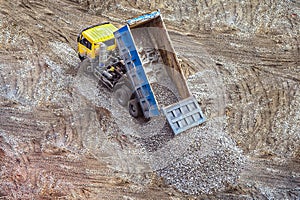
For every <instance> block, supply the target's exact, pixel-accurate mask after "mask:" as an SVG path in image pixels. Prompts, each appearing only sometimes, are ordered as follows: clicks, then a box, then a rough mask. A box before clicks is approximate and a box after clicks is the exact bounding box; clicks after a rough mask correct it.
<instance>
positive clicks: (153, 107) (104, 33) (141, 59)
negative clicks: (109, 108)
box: [77, 10, 205, 134]
mask: <svg viewBox="0 0 300 200" xmlns="http://www.w3.org/2000/svg"><path fill="white" fill-rule="evenodd" d="M77 42H78V55H79V58H80V59H81V60H82V63H81V65H82V66H83V68H85V70H86V71H87V72H88V73H92V74H93V75H94V76H95V77H96V78H97V79H98V80H99V81H100V82H101V83H103V84H104V85H105V86H106V87H107V88H108V89H110V90H111V91H114V95H115V98H116V100H117V101H118V102H119V104H120V105H122V106H125V107H127V108H128V110H129V113H130V115H131V116H133V117H135V118H139V117H142V118H145V119H148V120H149V119H151V117H154V116H159V115H164V116H165V117H166V119H167V121H168V123H169V125H170V127H171V128H172V130H173V132H174V134H179V133H181V132H183V131H185V130H187V129H189V128H191V127H194V126H197V125H199V124H201V123H203V122H204V121H205V117H204V115H203V113H202V110H201V108H200V106H199V104H198V102H197V100H196V99H195V98H194V97H193V95H192V94H191V92H190V90H189V88H188V86H187V82H186V79H185V77H184V74H183V71H182V69H181V67H180V64H179V61H178V58H177V55H176V53H175V50H174V48H173V45H172V43H171V40H170V37H169V34H168V32H167V30H166V27H165V24H164V22H163V19H162V16H161V13H160V11H159V10H157V11H154V12H150V13H146V14H143V15H140V16H137V17H134V18H132V19H129V20H127V21H126V25H124V26H123V27H121V28H119V29H118V28H116V27H115V26H113V25H112V24H110V23H109V22H104V23H101V24H97V25H94V26H91V27H88V28H86V29H84V30H83V31H81V32H80V34H79V35H78V39H77ZM155 83H159V84H161V85H164V86H165V87H168V88H169V89H170V91H172V92H173V93H174V94H175V95H176V97H177V101H176V102H172V103H171V104H170V105H164V104H160V105H159V104H158V101H157V99H156V97H157V95H164V94H156V93H155V91H154V90H153V87H152V86H153V84H155Z"/></svg>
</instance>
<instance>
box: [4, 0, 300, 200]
mask: <svg viewBox="0 0 300 200" xmlns="http://www.w3.org/2000/svg"><path fill="white" fill-rule="evenodd" d="M170 2H172V4H171V3H170ZM181 2H182V1H149V3H142V2H141V1H120V2H117V3H116V2H115V1H105V2H103V3H101V2H100V1H96V0H95V1H67V0H64V1H56V0H53V1H25V0H24V1H21V0H20V1H17V0H12V1H4V0H0V28H1V29H0V60H1V61H0V72H1V73H0V94H1V95H0V98H1V101H0V113H1V115H0V163H1V171H0V177H1V182H0V199H55V198H57V199H58V198H61V199H188V198H199V199H201V198H210V199H232V198H235V199H299V198H300V161H299V159H300V147H299V145H300V132H299V130H300V64H299V63H300V60H299V59H300V48H299V30H300V27H299V19H300V7H299V2H297V1H272V2H262V1H261V2H259V1H250V2H244V1H243V2H240V3H238V1H230V3H226V2H223V1H201V2H197V1H185V4H184V5H183V4H182V3H181ZM157 7H159V8H161V10H162V13H163V14H164V13H165V14H164V16H165V18H166V22H167V25H168V27H169V28H170V29H172V31H171V33H170V34H171V39H172V41H173V45H174V47H175V50H176V51H177V53H178V55H179V57H180V58H181V59H182V60H183V67H184V71H185V72H186V75H187V78H188V83H189V86H190V89H191V91H192V92H193V94H194V95H195V96H196V98H197V99H198V100H199V102H200V103H201V107H202V108H203V111H204V113H205V115H206V117H207V122H206V123H205V124H203V125H201V126H199V127H197V128H194V129H192V130H190V131H188V132H186V133H183V134H181V135H179V136H176V137H174V136H173V135H172V134H171V133H170V130H169V129H168V127H166V126H165V123H164V121H163V120H161V119H154V120H152V121H151V122H149V123H147V124H145V125H141V123H140V122H138V121H135V120H132V121H130V120H129V121H128V119H127V117H126V115H128V113H127V112H123V111H122V109H121V108H120V109H115V108H116V107H115V106H116V105H115V104H114V102H113V101H112V95H111V94H110V93H109V91H108V90H106V88H104V87H103V86H101V85H99V84H98V83H97V82H96V81H95V80H94V79H93V78H92V77H88V76H86V75H84V74H82V73H81V70H80V68H79V65H78V63H79V59H78V58H77V55H76V37H77V33H78V32H79V31H80V30H81V29H82V28H84V27H86V26H87V25H90V24H95V23H98V22H100V21H104V20H105V21H113V22H114V23H116V24H119V23H122V20H123V19H125V18H127V17H129V16H131V15H132V14H138V13H140V12H141V11H143V10H148V9H154V8H157ZM198 16H200V17H198ZM179 27H181V30H180V29H179ZM187 32H188V33H187ZM120 115H122V116H124V117H119V116H120ZM158 122H161V123H158ZM126 123H128V124H132V126H130V128H129V129H128V126H126ZM157 125H158V126H157ZM153 127H155V128H153ZM145 133H147V134H145Z"/></svg>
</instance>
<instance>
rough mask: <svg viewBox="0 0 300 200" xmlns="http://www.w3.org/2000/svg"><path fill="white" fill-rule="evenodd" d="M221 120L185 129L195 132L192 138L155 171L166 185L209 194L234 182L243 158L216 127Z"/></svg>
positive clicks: (184, 190)
mask: <svg viewBox="0 0 300 200" xmlns="http://www.w3.org/2000/svg"><path fill="white" fill-rule="evenodd" d="M223 120H224V119H215V120H212V121H209V122H207V123H206V124H205V127H201V128H199V127H196V128H194V129H192V130H190V131H188V132H185V134H195V139H194V140H193V141H190V142H191V144H190V145H189V146H188V147H187V149H186V151H185V152H183V154H182V155H181V156H180V157H178V159H177V160H174V161H173V162H172V164H170V165H168V166H167V167H165V168H163V169H161V170H158V174H159V175H160V176H162V177H163V178H164V179H165V181H166V182H167V183H168V184H170V185H173V186H175V187H176V188H177V189H178V190H180V191H182V192H185V193H188V194H201V193H206V194H207V193H212V192H214V191H217V190H220V189H222V188H224V187H226V185H227V184H234V183H235V181H236V180H237V178H238V175H239V173H240V171H241V169H242V165H243V163H244V159H243V156H242V152H241V151H240V150H239V149H238V148H237V147H236V145H235V143H234V142H233V141H232V140H231V139H230V138H229V137H228V136H227V135H226V134H225V133H224V132H220V130H218V129H217V128H215V126H219V125H220V124H222V121H223ZM185 138H186V137H184V138H183V139H182V140H184V139H185ZM175 148H176V147H174V150H176V149H175Z"/></svg>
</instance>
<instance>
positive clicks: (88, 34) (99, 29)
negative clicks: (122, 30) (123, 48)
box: [77, 22, 118, 60]
mask: <svg viewBox="0 0 300 200" xmlns="http://www.w3.org/2000/svg"><path fill="white" fill-rule="evenodd" d="M116 30H118V29H117V28H116V27H115V26H114V25H112V24H110V23H109V22H104V23H101V24H97V25H94V26H90V27H88V28H85V29H83V30H82V31H81V32H80V34H79V35H78V37H77V45H78V56H79V58H80V59H81V60H84V59H85V58H87V57H88V58H91V59H94V58H95V57H96V56H97V55H98V53H99V47H100V43H104V44H105V45H106V47H107V51H113V50H114V49H115V48H116V41H115V37H114V34H113V33H114V32H115V31H116Z"/></svg>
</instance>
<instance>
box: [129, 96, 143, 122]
mask: <svg viewBox="0 0 300 200" xmlns="http://www.w3.org/2000/svg"><path fill="white" fill-rule="evenodd" d="M128 109H129V113H130V115H131V116H132V117H135V118H138V117H140V116H142V110H141V107H140V105H139V103H138V101H137V100H136V99H131V100H130V101H129V103H128Z"/></svg>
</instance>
